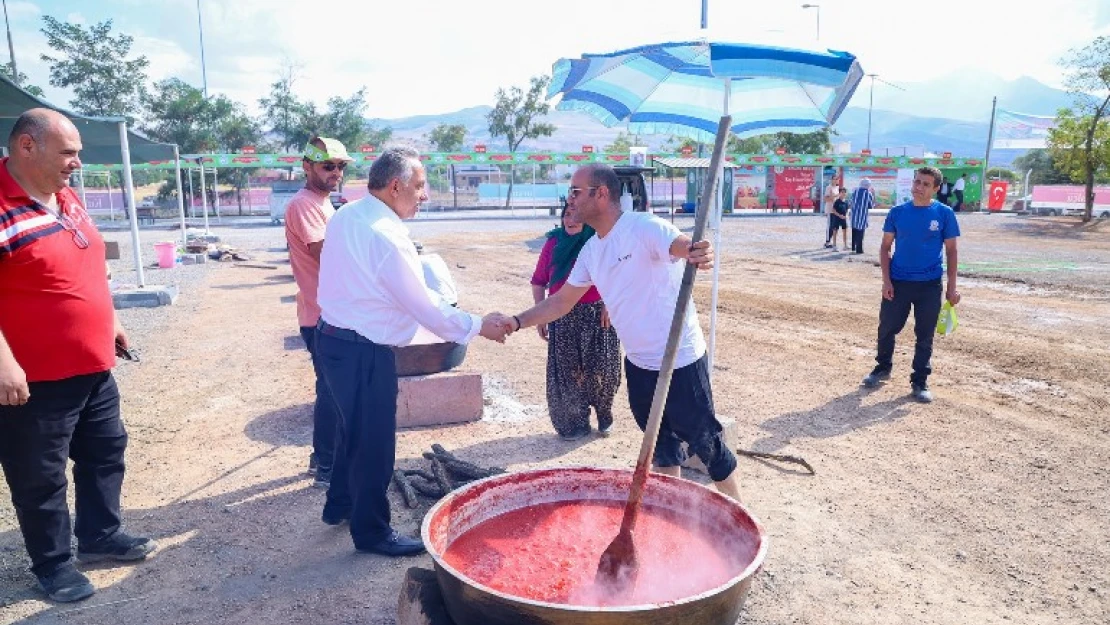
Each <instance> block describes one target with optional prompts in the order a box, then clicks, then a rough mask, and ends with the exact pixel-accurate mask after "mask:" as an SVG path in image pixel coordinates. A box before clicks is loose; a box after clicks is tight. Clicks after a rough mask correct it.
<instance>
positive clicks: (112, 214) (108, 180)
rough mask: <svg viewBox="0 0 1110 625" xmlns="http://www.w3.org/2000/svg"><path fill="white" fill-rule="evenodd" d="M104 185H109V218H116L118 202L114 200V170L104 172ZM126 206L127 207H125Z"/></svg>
mask: <svg viewBox="0 0 1110 625" xmlns="http://www.w3.org/2000/svg"><path fill="white" fill-rule="evenodd" d="M104 185H105V186H107V187H108V219H109V220H110V221H115V220H116V203H115V202H114V201H112V172H111V171H107V172H104ZM124 208H126V207H124Z"/></svg>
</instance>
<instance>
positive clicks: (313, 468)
mask: <svg viewBox="0 0 1110 625" xmlns="http://www.w3.org/2000/svg"><path fill="white" fill-rule="evenodd" d="M319 468H320V467H319V465H318V464H317V463H316V454H309V456H308V470H307V471H305V473H307V474H309V475H316V472H317V471H318V470H319Z"/></svg>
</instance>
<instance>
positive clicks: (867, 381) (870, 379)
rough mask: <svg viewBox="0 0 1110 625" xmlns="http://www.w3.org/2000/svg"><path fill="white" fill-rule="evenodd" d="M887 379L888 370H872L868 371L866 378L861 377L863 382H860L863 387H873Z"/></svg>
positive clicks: (888, 376) (888, 377)
mask: <svg viewBox="0 0 1110 625" xmlns="http://www.w3.org/2000/svg"><path fill="white" fill-rule="evenodd" d="M889 379H890V372H889V371H880V372H878V373H876V372H874V371H872V372H871V373H869V374H868V375H867V377H866V378H864V379H863V382H861V384H863V386H864V388H875V387H876V386H878V385H880V384H882V383H883V382H885V381H887V380H889Z"/></svg>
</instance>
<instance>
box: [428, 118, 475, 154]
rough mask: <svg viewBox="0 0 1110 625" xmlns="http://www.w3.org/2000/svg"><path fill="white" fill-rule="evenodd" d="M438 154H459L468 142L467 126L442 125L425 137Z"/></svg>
mask: <svg viewBox="0 0 1110 625" xmlns="http://www.w3.org/2000/svg"><path fill="white" fill-rule="evenodd" d="M425 138H426V139H427V140H428V143H431V144H432V147H433V148H434V149H435V151H436V152H458V151H460V150H462V147H463V143H465V142H466V126H463V125H462V124H440V125H438V126H436V127H435V128H432V131H431V132H429V133H428V134H427V136H426V137H425Z"/></svg>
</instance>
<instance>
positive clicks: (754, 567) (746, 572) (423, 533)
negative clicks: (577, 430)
mask: <svg viewBox="0 0 1110 625" xmlns="http://www.w3.org/2000/svg"><path fill="white" fill-rule="evenodd" d="M580 471H588V472H596V473H605V472H610V473H622V474H626V475H628V476H629V480H630V481H631V475H632V470H631V469H618V468H605V467H592V466H586V465H572V466H566V467H547V468H543V469H528V470H525V471H512V472H509V473H500V474H498V475H493V476H490V477H487V478H483V479H481V480H475V481H473V482H471V483H469V484H467V485H465V486H463V487H462V488H459V489H456V490H453V491H451V492H450V493H448V494H447V495H445V496H444V497H443V498H441V499H440V500H439V501H437V502H436V503H435V505H433V506H432V507H431V508H429V509H428V512H427V513H426V514H425V515H424V520H423V521H422V522H421V523H420V537H421V539H422V540H423V541H424V547H425V548H426V549H427V552H428V555H430V556H431V557H432V560H433V561H434V562H435V565H436V566H437V567H440V568H442V569H443V570H445V571H447V572H449V573H450V574H451V575H453V576H454V577H455V578H457V579H460V580H463V581H465V582H466V583H467V584H469V585H471V586H473V587H474V588H477V589H479V590H481V591H482V592H485V593H489V594H491V595H493V596H495V597H498V598H499V599H503V600H506V601H513V602H517V603H523V604H526V605H530V606H535V607H539V608H544V609H557V610H567V611H572V612H589V613H597V612H610V613H621V612H642V611H646V610H657V609H659V608H662V607H671V606H681V605H684V604H687V603H694V602H697V601H700V600H702V599H705V598H707V597H712V596H714V595H716V594H719V593H722V592H724V591H726V590H728V589H729V588H731V587H733V586H735V585H736V584H740V583H742V582H743V581H744V580H745V579H747V578H749V577H751V576H753V575H755V574H756V573H757V572H758V571H759V569H761V568H762V567H763V560H764V558H765V557H766V555H767V549H768V547H769V544H768V538H767V534H766V532H764V530H763V524H762V523H760V522H759V519H757V518H756V517H755V515H753V514H752V513H751V512H750V511H749V510H748V508H747V507H746V506H745V505H744V504H743V503H741V502H739V501H736V500H734V499H732V498H731V497H728V496H727V495H724V494H721V493H720V492H718V491H717V490H715V489H713V488H710V487H708V486H706V485H704V484H699V483H697V482H693V481H690V480H685V479H682V478H680V477H673V476H670V475H664V474H662V473H654V472H653V473H652V474H651V478H652V479H653V480H654V479H656V478H659V479H662V480H663V481H665V482H671V483H673V484H681V485H683V486H693V487H697V488H701V489H703V490H704V491H705V493H706V494H708V495H709V496H710V497H714V498H717V499H719V500H720V501H723V502H724V503H725V504H726V505H728V506H733V507H738V508H740V510H741V511H742V512H743V513H744V514H745V515H746V516H747V517H748V519H749V520H750V521H751V523H752V526H753V527H754V528H755V535H756V536H757V537H758V538H759V547H758V549H756V552H755V556H754V557H753V558H752V561H751V562H750V563H748V566H746V567H744V569H743V570H741V571H740V572H739V573H737V574H736V575H734V576H732V577H730V578H729V579H728V580H727V581H725V582H724V583H723V584H720V585H718V586H715V587H713V588H710V589H708V590H705V591H703V592H700V593H698V594H696V595H691V596H689V597H683V598H682V599H677V600H674V601H662V602H659V603H641V604H636V605H621V606H584V605H572V604H567V603H551V602H548V601H538V600H536V599H529V598H527V597H521V596H519V595H511V594H509V593H506V592H502V591H500V590H497V589H494V588H491V587H489V586H486V585H485V584H482V583H480V582H478V581H476V580H474V579H473V578H471V577H470V576H469V575H466V574H464V573H463V572H462V571H460V570H458V569H456V568H454V567H453V566H451V565H450V564H447V562H446V561H445V560H444V559H443V555H442V554H441V553H440V552H439V550H438V549H437V548H436V546H435V545H434V544H433V542H432V539H431V524H432V519H434V518H435V517H436V515H437V514H438V513H439V511H440V509H441V508H442V507H444V506H446V505H449V504H450V503H451V501H453V500H454V499H456V498H457V497H459V496H461V495H463V494H465V493H466V492H467V491H470V490H472V489H476V488H481V487H483V485H485V484H488V483H490V482H495V481H498V480H505V479H509V478H510V477H518V478H519V476H521V475H524V474H536V475H539V474H545V473H546V474H550V473H563V472H565V473H575V472H580Z"/></svg>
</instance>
